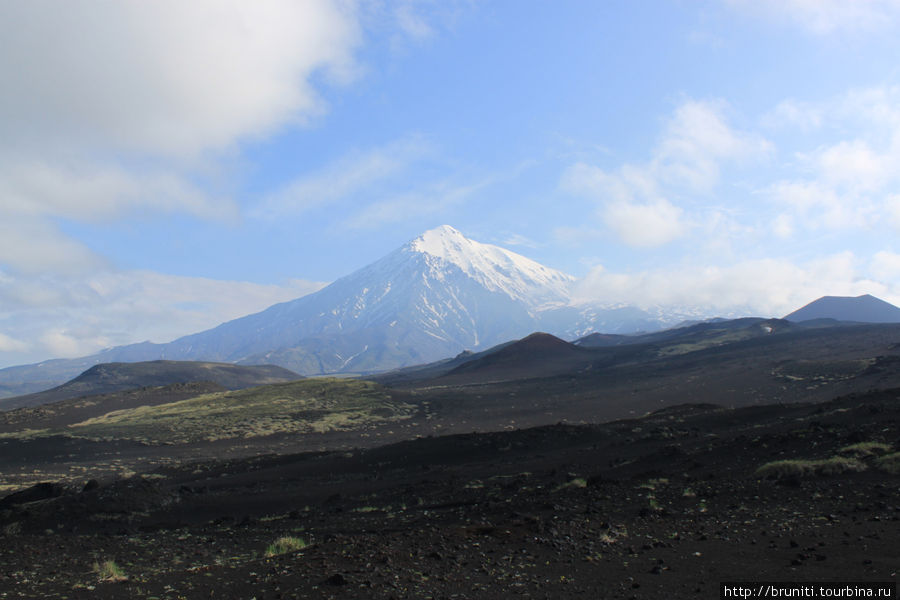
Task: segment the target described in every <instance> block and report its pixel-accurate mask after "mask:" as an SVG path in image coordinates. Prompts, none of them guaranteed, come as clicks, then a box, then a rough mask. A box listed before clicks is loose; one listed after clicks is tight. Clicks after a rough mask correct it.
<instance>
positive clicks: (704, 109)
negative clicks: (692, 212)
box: [560, 100, 772, 247]
mask: <svg viewBox="0 0 900 600" xmlns="http://www.w3.org/2000/svg"><path fill="white" fill-rule="evenodd" d="M725 108H726V107H725V105H724V104H723V103H721V102H698V101H693V100H690V101H687V102H684V103H683V104H681V105H680V106H679V107H678V108H677V109H676V110H675V113H674V115H673V116H672V118H671V119H670V120H669V121H668V123H667V124H666V126H665V129H664V131H663V133H662V136H661V138H660V140H659V142H658V143H657V144H656V147H655V148H654V149H653V151H652V156H651V158H650V160H649V161H648V162H647V163H645V164H637V165H634V164H624V165H622V166H620V167H619V168H618V169H617V170H615V171H607V170H604V169H602V168H600V167H597V166H593V165H588V164H585V163H576V164H574V165H572V166H570V167H569V168H568V169H567V170H566V171H565V172H564V173H563V176H562V179H561V182H560V186H561V187H562V189H563V190H566V191H568V192H570V193H576V194H583V195H587V196H590V197H593V198H596V199H597V200H598V201H599V202H600V205H601V207H600V211H599V212H600V214H601V216H602V217H603V219H604V221H605V223H606V224H607V226H608V227H609V228H610V229H611V230H612V231H613V232H614V233H616V235H618V236H619V238H620V239H621V240H622V241H623V242H625V243H626V244H628V245H630V246H636V247H654V246H660V245H664V244H667V243H669V242H671V241H673V240H676V239H678V238H680V237H682V236H683V235H685V234H686V233H687V232H688V230H689V229H690V227H691V224H690V219H689V216H688V215H686V214H685V211H684V209H683V208H682V207H680V206H678V205H677V204H676V203H675V198H676V197H677V196H679V195H683V194H690V195H691V196H695V195H697V194H698V193H699V194H709V193H710V192H712V190H713V189H714V188H715V186H716V185H717V184H718V183H719V179H720V168H721V165H722V164H723V163H726V162H740V161H745V160H753V159H758V158H760V157H763V156H767V155H768V154H769V153H770V152H771V150H772V146H771V144H770V143H769V142H768V141H767V140H765V139H764V138H763V137H761V136H759V135H756V134H753V133H748V132H743V131H739V130H736V129H734V128H732V127H730V126H729V125H728V123H727V122H726V120H725V116H724V112H725Z"/></svg>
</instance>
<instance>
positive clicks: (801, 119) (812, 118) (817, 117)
mask: <svg viewBox="0 0 900 600" xmlns="http://www.w3.org/2000/svg"><path fill="white" fill-rule="evenodd" d="M823 113H824V110H823V109H822V107H820V106H816V105H814V104H810V103H807V102H800V101H798V100H794V99H790V98H789V99H787V100H782V101H781V102H779V103H778V105H777V106H776V107H775V108H773V109H772V110H770V111H769V112H767V113H766V114H765V115H763V117H762V124H763V125H764V126H765V127H768V128H771V129H777V128H782V127H785V126H792V127H797V128H799V129H800V130H802V131H811V130H814V129H818V128H819V127H821V126H822V121H823V119H824V114H823Z"/></svg>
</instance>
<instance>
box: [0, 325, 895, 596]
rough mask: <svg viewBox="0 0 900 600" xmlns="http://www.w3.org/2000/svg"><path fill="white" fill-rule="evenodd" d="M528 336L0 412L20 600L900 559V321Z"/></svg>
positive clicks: (308, 592) (655, 586)
mask: <svg viewBox="0 0 900 600" xmlns="http://www.w3.org/2000/svg"><path fill="white" fill-rule="evenodd" d="M620 342H621V340H618V339H616V338H611V339H605V340H594V342H593V343H590V344H580V345H574V344H570V343H568V342H564V341H562V340H559V339H557V338H554V337H552V336H549V335H546V334H534V335H531V336H528V337H526V338H523V339H522V340H519V341H516V342H512V343H509V344H504V345H502V346H500V347H497V348H495V349H493V350H492V351H489V352H485V353H480V354H464V355H460V356H458V357H457V358H455V359H453V360H449V361H441V362H440V363H435V364H432V365H426V366H423V367H420V368H416V369H408V370H404V371H401V372H397V373H393V374H390V375H388V376H385V377H383V378H382V379H381V382H380V383H376V382H368V381H361V380H348V379H307V380H298V381H294V382H288V383H278V384H270V385H264V386H261V387H257V388H251V389H245V390H231V391H230V390H226V389H224V388H223V387H222V386H219V385H217V384H213V383H185V384H172V385H168V386H159V387H145V388H139V389H136V390H129V391H122V392H116V393H111V394H102V395H97V396H84V397H79V398H73V399H69V400H64V401H60V402H56V403H51V404H47V405H42V406H38V407H32V408H22V409H18V410H13V411H7V412H3V413H0V598H29V597H31V598H148V599H149V598H158V599H161V598H171V599H177V598H248V599H249V598H257V599H261V598H505V597H525V598H566V597H573V598H574V597H579V598H580V597H604V598H605V597H611V598H658V597H671V598H707V597H717V594H718V586H719V582H720V581H729V580H731V581H733V580H748V579H750V580H752V579H765V580H780V581H834V580H837V581H842V580H846V581H849V580H858V581H888V580H895V579H896V573H897V568H898V566H900V550H898V548H897V544H896V539H897V538H898V533H900V531H898V527H900V525H898V524H900V501H898V498H900V453H898V451H900V427H898V418H900V327H898V326H896V325H834V324H832V325H830V326H799V325H797V324H791V323H787V322H783V321H779V320H748V321H743V322H724V323H717V324H702V325H696V326H691V327H687V328H684V330H683V331H681V332H675V333H672V332H669V333H667V334H654V335H653V336H650V337H645V338H640V339H637V340H635V343H631V344H627V343H620Z"/></svg>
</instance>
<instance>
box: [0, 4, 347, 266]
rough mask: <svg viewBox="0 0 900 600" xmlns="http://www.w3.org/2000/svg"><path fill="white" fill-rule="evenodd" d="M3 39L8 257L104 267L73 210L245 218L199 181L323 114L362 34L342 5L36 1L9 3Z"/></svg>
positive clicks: (3, 14)
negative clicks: (257, 142)
mask: <svg viewBox="0 0 900 600" xmlns="http://www.w3.org/2000/svg"><path fill="white" fill-rule="evenodd" d="M0 39H3V48H4V51H3V52H2V53H0V81H3V93H2V94H0V165H2V167H0V223H2V224H3V225H4V226H3V228H4V230H5V231H6V232H7V233H8V236H9V237H7V239H5V240H3V241H0V266H4V265H5V266H6V268H8V269H24V270H27V271H29V272H37V271H40V270H42V269H43V270H45V271H48V272H52V271H53V270H54V269H57V268H62V269H65V268H68V267H70V266H72V265H74V264H79V265H89V264H92V263H96V262H97V257H95V256H92V255H91V253H90V252H88V251H87V250H86V249H85V248H84V247H83V245H82V244H80V243H79V242H76V241H75V240H73V239H71V238H68V237H67V236H66V235H65V234H63V233H61V232H60V230H59V229H58V228H57V227H56V226H55V223H54V221H55V220H57V219H67V220H70V221H75V222H98V221H110V220H115V219H120V218H123V217H129V216H134V215H135V214H143V213H148V212H149V213H153V212H163V213H179V214H187V215H192V216H195V217H197V218H201V219H207V220H209V219H213V220H235V219H236V218H237V213H238V211H237V207H236V204H235V202H234V201H233V200H232V199H230V198H227V197H219V196H218V195H217V194H216V193H212V192H210V191H209V189H208V186H207V187H204V186H202V185H200V184H199V183H197V182H198V181H203V182H204V183H207V184H208V183H210V179H211V178H212V179H215V178H216V177H220V175H219V174H220V173H221V172H222V171H223V170H224V169H223V167H222V166H221V165H220V164H219V162H220V161H221V160H222V159H226V160H229V157H230V156H233V153H234V151H235V150H237V149H238V147H239V145H240V143H241V142H242V141H244V140H249V139H255V138H259V137H261V136H265V135H268V134H271V133H272V132H274V131H276V130H277V129H279V128H282V127H284V126H289V125H296V124H299V123H302V122H304V121H305V120H306V119H308V118H309V117H310V116H312V115H316V114H319V113H321V112H322V110H323V109H324V104H323V102H322V101H321V99H320V96H319V94H318V92H317V91H316V87H317V85H319V82H321V81H322V79H321V78H320V77H319V76H320V75H325V77H327V78H330V79H331V80H332V81H348V80H349V79H350V77H351V76H352V74H353V73H354V71H355V69H356V67H355V63H354V57H353V53H354V51H355V50H356V48H357V46H358V45H359V43H360V40H361V34H360V31H359V26H358V23H357V17H356V15H355V5H354V4H353V3H351V2H342V1H340V0H334V1H331V0H308V1H304V2H294V1H292V0H271V1H267V2H241V1H239V0H224V1H220V0H198V1H196V2H189V3H184V2H179V1H177V0H160V1H158V2H141V1H138V0H123V1H121V2H114V3H97V2H91V1H88V0H72V1H71V2H65V3H62V4H59V3H56V2H50V1H48V0H35V1H33V2H25V3H16V2H4V3H0ZM314 80H315V81H316V82H317V85H314V84H313V81H314ZM230 153H231V154H230Z"/></svg>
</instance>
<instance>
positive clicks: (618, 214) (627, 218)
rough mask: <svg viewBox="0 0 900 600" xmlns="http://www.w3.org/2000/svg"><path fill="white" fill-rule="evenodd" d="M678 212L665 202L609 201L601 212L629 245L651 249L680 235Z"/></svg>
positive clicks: (679, 216) (660, 200)
mask: <svg viewBox="0 0 900 600" xmlns="http://www.w3.org/2000/svg"><path fill="white" fill-rule="evenodd" d="M682 212H683V211H682V210H681V209H680V208H678V207H677V206H673V205H672V204H671V203H670V202H669V201H668V200H665V199H658V200H656V201H654V202H652V203H647V204H636V203H630V202H613V203H610V204H609V205H607V207H606V209H605V219H606V222H607V224H608V225H609V226H610V227H611V228H612V229H613V231H615V232H616V234H617V235H618V236H619V237H620V238H621V239H622V241H624V242H625V243H626V244H628V245H629V246H635V247H654V246H661V245H663V244H667V243H669V242H671V241H672V240H675V239H678V238H679V237H681V236H682V235H684V233H685V232H686V229H687V227H686V225H685V224H684V223H683V222H682Z"/></svg>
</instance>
